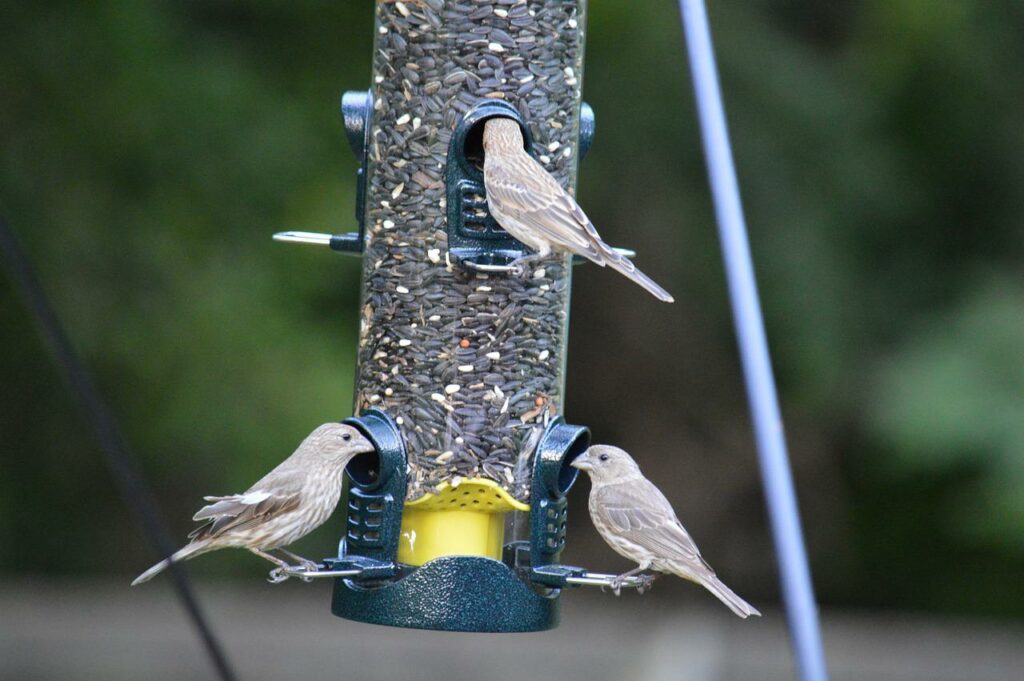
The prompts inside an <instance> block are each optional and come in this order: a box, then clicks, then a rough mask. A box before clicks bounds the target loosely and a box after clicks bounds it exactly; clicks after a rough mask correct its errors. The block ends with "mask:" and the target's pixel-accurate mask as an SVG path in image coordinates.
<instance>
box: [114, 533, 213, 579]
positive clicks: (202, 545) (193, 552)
mask: <svg viewBox="0 0 1024 681" xmlns="http://www.w3.org/2000/svg"><path fill="white" fill-rule="evenodd" d="M208 550H209V547H208V546H207V544H206V542H192V543H191V544H186V545H185V546H183V547H181V548H180V549H178V550H177V551H175V552H174V553H173V554H171V556H170V557H169V558H165V559H163V560H162V561H160V562H159V563H157V564H156V565H154V566H153V567H151V568H149V569H148V570H146V571H145V572H143V573H142V574H141V575H139V576H138V577H136V578H135V581H133V582H132V586H135V585H137V584H142V583H143V582H148V581H149V580H151V579H153V578H154V577H156V576H157V575H158V574H160V573H161V572H163V571H164V570H166V569H167V568H168V567H169V566H170V564H171V563H177V562H178V561H182V560H188V559H189V558H192V557H193V556H198V555H199V554H200V553H205V552H206V551H208Z"/></svg>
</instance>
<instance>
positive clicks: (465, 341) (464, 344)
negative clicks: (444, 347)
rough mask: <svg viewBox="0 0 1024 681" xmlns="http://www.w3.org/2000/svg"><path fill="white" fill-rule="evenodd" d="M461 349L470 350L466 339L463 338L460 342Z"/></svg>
mask: <svg viewBox="0 0 1024 681" xmlns="http://www.w3.org/2000/svg"><path fill="white" fill-rule="evenodd" d="M459 347H460V348H468V347H469V340H468V339H466V338H463V339H462V340H460V341H459Z"/></svg>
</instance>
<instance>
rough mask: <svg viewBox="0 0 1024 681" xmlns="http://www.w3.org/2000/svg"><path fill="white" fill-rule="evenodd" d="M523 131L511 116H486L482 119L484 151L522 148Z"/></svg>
mask: <svg viewBox="0 0 1024 681" xmlns="http://www.w3.org/2000/svg"><path fill="white" fill-rule="evenodd" d="M523 144H524V143H523V131H522V130H520V128H519V123H517V122H516V121H514V120H512V119H511V118H502V117H500V116H499V117H495V118H488V119H487V120H486V121H484V153H485V154H486V153H487V152H489V151H491V152H493V151H499V152H500V151H516V150H521V149H522V148H523Z"/></svg>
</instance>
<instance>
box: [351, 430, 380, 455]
mask: <svg viewBox="0 0 1024 681" xmlns="http://www.w3.org/2000/svg"><path fill="white" fill-rule="evenodd" d="M353 444H354V445H355V446H356V447H358V449H357V450H356V453H357V454H366V453H367V452H372V451H375V450H376V449H377V448H376V447H374V446H373V443H372V442H370V441H369V440H368V439H367V438H366V436H365V435H360V436H359V439H357V440H356V441H355V442H354V443H353Z"/></svg>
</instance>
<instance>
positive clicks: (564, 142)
mask: <svg viewBox="0 0 1024 681" xmlns="http://www.w3.org/2000/svg"><path fill="white" fill-rule="evenodd" d="M584 20H585V1H584V0H577V1H575V2H572V1H570V2H566V1H564V0H529V1H527V2H518V3H511V2H509V1H508V0H495V1H494V2H490V3H488V2H443V1H442V0H422V1H420V2H416V3H413V2H408V3H405V2H378V3H377V4H376V24H375V36H376V41H375V45H374V68H373V87H372V88H371V89H370V90H369V91H361V92H349V93H346V94H345V96H344V97H343V98H342V113H343V116H344V120H345V130H346V133H347V135H348V139H349V142H350V144H351V146H352V149H353V151H354V152H355V154H356V157H357V158H358V159H359V162H360V167H359V171H358V190H357V205H356V218H357V223H358V226H359V229H358V232H353V233H349V234H343V235H334V236H332V235H327V234H323V235H321V234H310V233H304V232H289V233H283V234H279V235H276V238H278V239H279V240H284V241H300V242H311V243H320V244H326V245H329V246H330V247H331V248H333V249H334V250H338V251H341V252H345V253H350V254H353V255H358V256H360V257H361V258H362V273H363V276H362V302H361V308H360V312H361V314H360V318H361V321H360V333H359V358H358V372H357V378H356V413H357V414H359V415H358V416H356V417H353V418H352V419H349V421H348V422H349V423H351V424H353V425H355V426H357V427H358V428H360V429H361V430H362V431H363V432H364V433H365V434H366V435H367V437H368V438H369V439H370V440H371V441H372V442H373V443H374V444H375V445H376V447H377V451H376V452H375V453H373V454H368V455H364V456H363V457H360V458H359V459H357V460H355V461H353V463H352V464H351V465H350V466H349V470H348V473H349V477H350V483H351V484H350V492H349V498H348V503H347V509H346V512H347V518H346V532H345V537H344V538H343V539H342V541H341V543H340V546H339V551H338V556H337V557H334V558H331V559H328V560H326V561H325V563H326V568H327V569H325V570H322V571H321V572H319V573H316V574H305V573H302V572H301V570H298V569H297V570H296V571H295V574H296V576H302V577H306V578H309V577H314V576H322V577H333V578H335V587H334V596H333V602H332V611H333V612H334V614H336V615H338V616H340V617H345V618H348V619H353V620H358V621H363V622H371V623H375V624H386V625H392V626H403V627H412V628H424V629H441V630H454V631H489V632H506V631H509V632H511V631H538V630H544V629H549V628H551V627H554V626H556V624H557V622H558V599H559V596H560V593H561V589H563V588H565V587H567V586H573V585H581V584H597V585H601V584H607V583H608V580H609V579H610V576H605V575H591V574H589V573H587V572H586V570H584V569H582V568H577V567H569V566H562V565H560V564H559V556H560V554H561V551H562V549H563V548H564V546H565V529H566V521H567V515H566V501H565V494H566V492H567V491H568V490H569V488H570V487H571V486H572V484H573V482H574V481H575V478H576V470H575V469H573V468H572V467H570V466H569V464H570V463H571V461H572V460H573V459H574V458H575V457H576V456H578V455H579V454H581V453H582V452H583V451H584V450H585V449H586V448H587V447H588V446H589V432H588V431H587V429H585V428H582V427H578V426H571V425H567V424H565V423H564V421H563V419H562V417H561V416H560V413H561V411H562V404H563V396H564V386H565V355H566V346H567V329H568V318H569V291H570V283H571V270H572V267H571V265H572V259H571V258H570V257H569V256H563V255H552V256H550V257H548V258H545V259H544V260H543V261H540V262H538V263H536V264H535V265H534V266H533V267H531V268H529V269H528V271H527V272H526V273H525V274H523V275H517V274H514V273H513V272H512V271H511V268H510V267H509V264H510V263H511V262H512V261H514V260H515V259H517V258H519V257H521V256H524V255H526V254H527V253H528V249H527V248H526V247H525V246H524V245H523V244H521V243H520V242H518V241H516V240H515V239H513V238H512V237H511V236H510V235H509V234H507V233H506V232H505V231H504V230H502V229H501V227H500V226H499V225H498V224H497V222H495V220H494V219H493V217H491V215H490V213H489V211H488V209H487V201H486V192H485V188H484V184H483V175H482V159H483V149H482V144H481V142H482V135H483V125H484V122H485V121H486V120H487V119H489V118H492V117H496V116H500V117H506V118H510V119H513V120H515V121H517V122H518V123H519V125H520V127H521V128H522V130H523V136H524V139H525V140H526V146H527V151H528V152H529V153H531V154H532V155H533V156H534V157H535V158H536V159H537V160H538V161H539V162H540V163H541V164H543V165H544V166H545V168H546V169H547V170H548V171H549V172H550V173H551V174H552V175H553V176H554V177H555V178H556V179H558V180H559V181H561V182H563V183H564V184H565V185H566V186H567V187H573V186H574V185H575V181H576V168H577V163H578V161H579V159H580V158H581V157H582V156H583V155H584V154H585V153H586V151H587V149H588V148H589V147H590V143H591V141H592V138H593V132H594V115H593V112H592V111H591V110H590V107H588V106H587V105H586V104H583V103H582V102H581V100H580V90H581V84H582V72H583V63H582V57H583V37H584V32H583V29H584V24H585V21H584ZM637 584H638V582H635V581H633V582H630V581H627V583H626V585H627V586H635V585H637Z"/></svg>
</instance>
